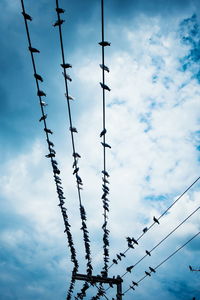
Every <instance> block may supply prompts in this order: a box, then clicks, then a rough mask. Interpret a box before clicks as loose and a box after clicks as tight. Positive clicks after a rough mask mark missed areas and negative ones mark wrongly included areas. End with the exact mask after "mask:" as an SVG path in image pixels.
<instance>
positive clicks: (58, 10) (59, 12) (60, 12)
mask: <svg viewBox="0 0 200 300" xmlns="http://www.w3.org/2000/svg"><path fill="white" fill-rule="evenodd" d="M56 11H57V13H58V14H63V13H64V12H65V10H64V9H63V8H60V7H57V8H56Z"/></svg>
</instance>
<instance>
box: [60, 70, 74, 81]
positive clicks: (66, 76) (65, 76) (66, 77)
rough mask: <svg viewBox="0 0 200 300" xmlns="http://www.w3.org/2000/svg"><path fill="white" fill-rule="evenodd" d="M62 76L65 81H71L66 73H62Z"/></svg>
mask: <svg viewBox="0 0 200 300" xmlns="http://www.w3.org/2000/svg"><path fill="white" fill-rule="evenodd" d="M62 74H63V76H64V78H65V79H67V80H69V81H72V79H71V77H70V76H69V75H68V74H67V73H64V72H62Z"/></svg>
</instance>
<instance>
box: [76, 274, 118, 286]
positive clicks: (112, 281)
mask: <svg viewBox="0 0 200 300" xmlns="http://www.w3.org/2000/svg"><path fill="white" fill-rule="evenodd" d="M73 278H74V279H76V280H83V281H87V282H91V283H97V282H99V283H108V284H109V283H110V284H116V285H118V284H121V283H122V282H123V279H122V278H121V277H120V276H117V277H116V278H108V277H106V278H105V277H101V276H98V275H97V276H93V275H92V276H88V275H85V274H75V275H73Z"/></svg>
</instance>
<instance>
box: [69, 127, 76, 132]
mask: <svg viewBox="0 0 200 300" xmlns="http://www.w3.org/2000/svg"><path fill="white" fill-rule="evenodd" d="M69 130H70V131H71V132H76V133H78V131H77V129H76V128H75V127H70V128H69Z"/></svg>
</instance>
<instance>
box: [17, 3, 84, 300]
mask: <svg viewBox="0 0 200 300" xmlns="http://www.w3.org/2000/svg"><path fill="white" fill-rule="evenodd" d="M21 5H22V14H23V16H24V22H25V28H26V33H27V39H28V45H29V50H30V53H31V60H32V65H33V70H34V77H35V81H36V86H37V95H38V97H39V103H40V108H41V113H42V117H41V118H40V121H43V123H44V131H45V134H46V140H47V144H48V150H49V154H48V155H46V157H48V158H50V160H51V165H52V170H53V174H54V180H55V185H56V190H57V195H58V198H59V206H60V209H61V213H62V216H63V220H64V225H65V231H64V232H65V233H66V234H67V240H68V246H69V248H70V252H71V261H72V262H73V264H74V268H73V271H72V273H76V272H77V271H78V266H79V265H78V260H77V258H76V250H75V247H74V243H73V238H72V234H71V230H70V227H71V225H70V224H69V219H68V215H67V209H66V208H65V207H64V203H65V202H64V199H66V198H65V196H64V192H63V188H62V181H61V178H60V177H59V176H58V175H59V174H60V170H59V169H58V163H57V161H56V160H55V154H56V152H55V150H54V149H53V148H54V144H53V143H52V142H51V141H50V139H49V135H50V134H53V132H52V131H51V130H50V129H48V127H47V122H46V118H47V114H45V110H44V107H45V106H46V105H47V104H46V103H45V102H44V101H43V100H42V96H46V94H45V93H44V92H43V91H41V90H40V86H39V82H38V81H39V80H40V81H43V79H42V77H41V76H40V75H39V74H38V73H37V71H36V64H35V59H34V56H33V53H34V52H36V50H37V49H35V48H33V47H32V44H31V39H30V33H29V28H28V23H27V20H29V21H31V20H32V18H31V16H30V15H28V14H27V13H26V12H25V7H24V1H23V0H21ZM37 52H39V50H37ZM70 286H71V287H72V286H74V280H73V279H72V280H71V284H70ZM70 299H71V296H70V294H69V295H68V297H67V300H70Z"/></svg>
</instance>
